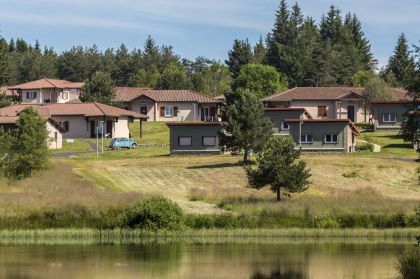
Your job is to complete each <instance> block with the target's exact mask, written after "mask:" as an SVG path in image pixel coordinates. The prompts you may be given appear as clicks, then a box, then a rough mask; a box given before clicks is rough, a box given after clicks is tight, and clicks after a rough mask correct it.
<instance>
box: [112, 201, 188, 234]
mask: <svg viewBox="0 0 420 279" xmlns="http://www.w3.org/2000/svg"><path fill="white" fill-rule="evenodd" d="M183 221H184V214H183V211H182V209H181V208H180V207H179V205H178V204H177V203H175V202H173V201H171V200H169V199H166V198H162V197H155V198H151V199H147V200H144V201H141V202H139V203H138V204H136V205H135V206H134V207H133V208H131V209H129V210H128V211H127V212H125V213H123V214H121V215H120V216H119V217H118V218H117V221H116V226H117V227H127V228H139V229H144V230H162V229H163V230H179V229H181V228H182V225H183Z"/></svg>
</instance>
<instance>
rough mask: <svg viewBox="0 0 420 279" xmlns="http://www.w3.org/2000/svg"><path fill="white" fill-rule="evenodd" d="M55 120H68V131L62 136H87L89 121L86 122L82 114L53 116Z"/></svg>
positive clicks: (88, 133)
mask: <svg viewBox="0 0 420 279" xmlns="http://www.w3.org/2000/svg"><path fill="white" fill-rule="evenodd" d="M52 118H53V119H54V120H55V121H58V122H64V121H69V131H68V132H65V133H63V137H64V138H70V139H71V138H89V137H90V132H89V125H90V123H89V122H86V120H85V117H84V116H53V117H52Z"/></svg>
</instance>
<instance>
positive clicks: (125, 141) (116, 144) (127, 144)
mask: <svg viewBox="0 0 420 279" xmlns="http://www.w3.org/2000/svg"><path fill="white" fill-rule="evenodd" d="M136 147H137V142H136V141H135V140H133V139H129V138H113V139H112V140H111V142H110V143H109V145H108V149H120V148H128V149H130V148H136Z"/></svg>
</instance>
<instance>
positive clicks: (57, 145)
mask: <svg viewBox="0 0 420 279" xmlns="http://www.w3.org/2000/svg"><path fill="white" fill-rule="evenodd" d="M46 125H47V131H48V148H49V149H61V148H63V135H62V134H61V132H60V131H59V130H57V128H55V127H54V126H53V125H51V123H50V122H48V121H47V124H46ZM56 136H57V140H56Z"/></svg>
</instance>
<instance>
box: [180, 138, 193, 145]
mask: <svg viewBox="0 0 420 279" xmlns="http://www.w3.org/2000/svg"><path fill="white" fill-rule="evenodd" d="M191 143H192V139H191V137H178V145H179V146H191Z"/></svg>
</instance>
